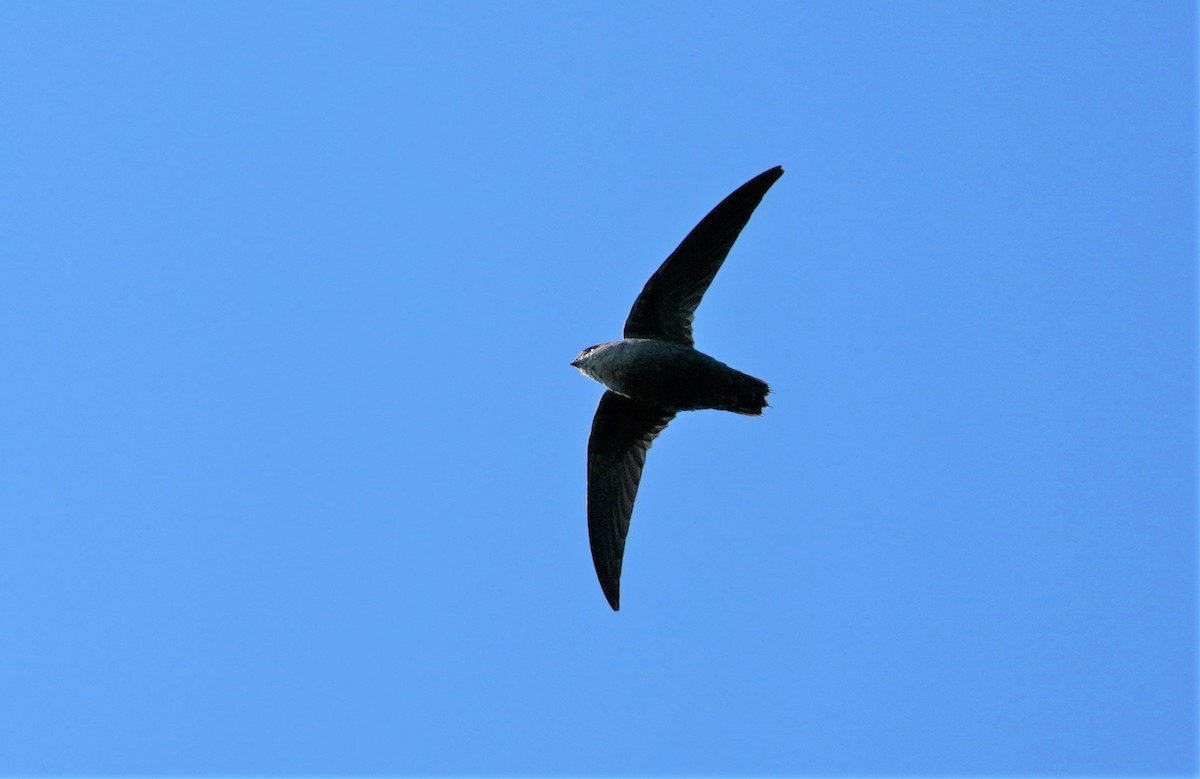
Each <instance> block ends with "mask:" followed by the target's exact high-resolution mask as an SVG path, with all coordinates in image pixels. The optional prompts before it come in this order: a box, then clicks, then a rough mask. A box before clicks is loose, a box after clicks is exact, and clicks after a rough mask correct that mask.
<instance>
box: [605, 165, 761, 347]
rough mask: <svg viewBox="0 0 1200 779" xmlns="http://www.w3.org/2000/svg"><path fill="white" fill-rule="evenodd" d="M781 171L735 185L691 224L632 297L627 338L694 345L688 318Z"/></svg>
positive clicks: (689, 318)
mask: <svg viewBox="0 0 1200 779" xmlns="http://www.w3.org/2000/svg"><path fill="white" fill-rule="evenodd" d="M782 175H783V168H780V167H775V168H771V169H770V170H768V171H766V172H764V173H760V174H758V175H757V176H755V177H754V178H752V179H750V180H749V181H747V182H746V183H745V184H743V185H742V186H740V187H738V188H737V189H736V190H734V192H733V194H731V195H730V196H729V197H727V198H725V199H724V200H722V201H721V202H720V203H718V204H717V207H716V208H714V209H713V210H712V211H709V212H708V216H706V217H704V218H703V219H701V220H700V224H698V225H696V226H695V227H693V228H692V231H691V232H690V233H688V235H687V237H686V238H684V239H683V242H682V243H681V244H679V246H678V247H676V249H675V251H673V252H671V256H670V257H668V258H667V260H666V262H664V263H663V264H662V265H661V266H660V267H659V269H658V270H656V271H655V272H654V275H653V276H651V277H650V280H649V281H647V282H646V286H645V287H643V288H642V294H640V295H638V299H637V300H636V301H634V303H633V309H632V310H631V311H630V312H629V318H628V319H626V320H625V337H626V338H655V339H658V340H660V341H674V342H675V343H680V344H684V345H685V346H691V345H692V318H693V316H694V315H695V313H696V306H698V305H700V299H701V298H702V297H704V293H705V292H706V291H707V290H708V285H709V284H711V283H712V280H713V277H714V276H716V275H717V271H718V270H720V269H721V263H723V262H724V261H725V256H726V255H727V254H729V249H730V248H731V247H732V246H733V242H734V241H736V240H737V237H738V234H739V233H741V232H742V228H743V227H745V226H746V222H747V221H749V219H750V215H751V214H752V213H754V209H755V208H757V207H758V204H759V202H760V201H762V199H763V195H765V194H766V193H767V190H768V189H770V188H771V185H772V184H774V183H775V182H776V181H778V180H779V177H780V176H782Z"/></svg>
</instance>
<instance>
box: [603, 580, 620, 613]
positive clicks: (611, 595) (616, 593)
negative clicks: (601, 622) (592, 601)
mask: <svg viewBox="0 0 1200 779" xmlns="http://www.w3.org/2000/svg"><path fill="white" fill-rule="evenodd" d="M603 589H604V597H605V599H606V600H607V601H608V605H609V606H612V610H613V611H620V610H621V583H620V582H619V581H617V582H614V583H613V585H612V587H604V588H603Z"/></svg>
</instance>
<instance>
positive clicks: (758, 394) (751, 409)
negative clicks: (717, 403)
mask: <svg viewBox="0 0 1200 779" xmlns="http://www.w3.org/2000/svg"><path fill="white" fill-rule="evenodd" d="M730 390H731V391H730V394H729V405H726V406H723V408H724V409H725V410H727V411H733V412H735V413H737V414H749V415H751V416H759V415H761V414H762V412H763V409H764V408H766V407H767V395H768V394H770V392H771V388H770V387H768V386H767V383H766V382H765V381H763V380H761V379H756V378H754V377H753V376H747V375H746V374H744V373H742V372H741V371H737V372H736V376H735V377H734V379H733V381H732V382H731V386H730Z"/></svg>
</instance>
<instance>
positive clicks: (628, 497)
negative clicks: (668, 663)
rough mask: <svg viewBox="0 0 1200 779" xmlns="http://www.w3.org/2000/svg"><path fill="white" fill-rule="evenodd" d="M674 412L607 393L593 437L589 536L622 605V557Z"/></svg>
mask: <svg viewBox="0 0 1200 779" xmlns="http://www.w3.org/2000/svg"><path fill="white" fill-rule="evenodd" d="M674 416H675V414H674V412H671V411H664V410H663V409H660V408H654V407H652V406H643V405H641V404H640V403H635V402H633V401H632V400H630V399H629V398H626V397H624V396H623V395H618V394H616V393H615V392H607V391H606V392H605V393H604V396H603V397H602V398H600V406H599V407H598V408H597V409H596V417H595V419H594V420H592V435H591V438H589V439H588V494H587V511H588V537H589V539H590V541H591V545H592V562H593V563H595V565H596V576H598V577H599V579H600V587H601V589H603V590H604V597H606V598H607V599H608V605H610V606H612V608H613V611H616V610H617V609H619V608H620V593H621V559H622V558H623V557H624V554H625V536H626V535H627V534H628V533H629V518H630V517H631V516H632V515H633V502H634V499H636V498H637V491H638V484H639V482H641V479H642V467H643V466H644V465H645V464H646V452H647V450H649V449H650V444H651V443H652V442H653V441H654V438H655V437H656V436H657V435H658V434H659V433H661V432H662V430H663V428H665V427H666V426H667V423H668V422H670V421H671V418H672V417H674Z"/></svg>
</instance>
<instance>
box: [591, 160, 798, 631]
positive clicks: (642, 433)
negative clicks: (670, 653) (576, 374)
mask: <svg viewBox="0 0 1200 779" xmlns="http://www.w3.org/2000/svg"><path fill="white" fill-rule="evenodd" d="M782 175H783V169H782V168H772V169H771V170H768V171H766V172H764V173H761V174H759V175H758V176H755V177H754V178H753V179H751V180H750V181H748V182H746V183H745V184H743V185H742V186H741V187H738V189H737V190H735V191H734V192H733V194H731V195H730V196H729V197H727V198H725V199H724V200H722V201H721V202H720V203H719V204H718V205H717V207H716V208H714V209H713V210H712V211H710V212H709V214H708V216H706V217H704V219H702V220H700V223H699V224H698V225H696V227H695V228H693V229H692V231H691V232H690V233H688V235H687V237H686V238H684V239H683V242H682V243H681V244H679V247H678V248H676V249H675V251H674V252H672V253H671V256H670V257H668V258H667V259H666V261H665V262H664V263H663V264H662V266H660V267H659V269H658V270H657V271H656V272H655V273H654V275H653V276H651V277H650V280H649V281H647V282H646V286H645V287H644V288H643V289H642V293H641V294H640V295H638V298H637V300H636V301H634V304H633V309H632V310H631V311H630V312H629V317H628V319H626V320H625V337H624V339H622V340H620V341H612V342H610V343H604V344H599V345H597V346H590V347H588V348H587V349H584V350H583V351H582V352H581V353H580V354H579V356H578V357H576V358H575V360H574V361H572V363H571V365H573V366H575V367H576V368H578V369H579V370H580V371H581V372H582V373H583V374H584V375H585V376H588V377H589V378H592V379H595V380H596V381H598V382H600V383H601V384H603V385H604V387H605V388H606V389H607V391H606V392H605V393H604V396H603V397H601V398H600V406H599V408H597V409H596V416H595V418H594V419H593V420H592V434H591V436H590V438H589V439H588V505H587V512H588V537H589V539H590V541H591V547H592V562H593V563H595V566H596V575H597V577H599V579H600V586H601V588H602V589H603V590H604V595H605V597H606V598H607V599H608V603H609V605H610V606H612V608H613V610H614V611H615V610H617V609H618V608H619V607H620V584H621V562H622V559H623V557H624V554H625V538H626V536H627V535H628V532H629V521H630V518H631V517H632V515H633V503H634V500H635V499H636V498H637V490H638V484H639V483H640V481H641V478H642V468H643V466H644V465H645V463H646V452H647V451H648V450H649V449H650V445H651V443H652V442H653V441H654V438H655V437H656V436H657V435H658V434H659V433H660V432H662V430H663V428H665V427H666V426H667V423H669V422H670V421H671V419H672V418H674V416H675V414H676V413H678V412H680V411H695V410H698V409H706V408H711V409H719V410H723V411H733V412H735V413H738V414H751V415H759V414H762V410H763V408H764V407H765V406H766V405H767V393H768V392H770V389H769V388H768V387H767V384H766V382H763V381H760V380H759V379H756V378H754V377H753V376H748V375H746V374H745V373H742V372H741V371H738V370H734V369H733V368H730V367H729V366H728V365H726V364H725V363H723V362H720V361H719V360H716V359H714V358H712V357H709V356H708V355H707V354H704V353H703V352H700V351H698V350H696V349H695V348H694V346H693V342H692V318H693V315H694V314H695V311H696V307H697V306H698V305H700V300H701V298H703V296H704V293H705V291H706V290H707V289H708V286H709V284H711V283H712V280H713V278H714V277H715V276H716V275H717V271H718V270H720V268H721V264H722V263H723V262H724V261H725V256H726V255H727V254H729V250H730V248H731V247H732V246H733V242H734V241H735V240H737V237H738V234H739V233H741V231H742V228H743V227H745V225H746V222H747V221H748V220H749V219H750V215H751V214H752V213H754V209H755V208H756V207H757V206H758V204H759V202H760V201H761V200H762V198H763V195H765V194H766V192H767V190H768V189H770V188H771V185H772V184H774V183H775V182H776V181H777V180H778V179H779V177H780V176H782Z"/></svg>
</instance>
